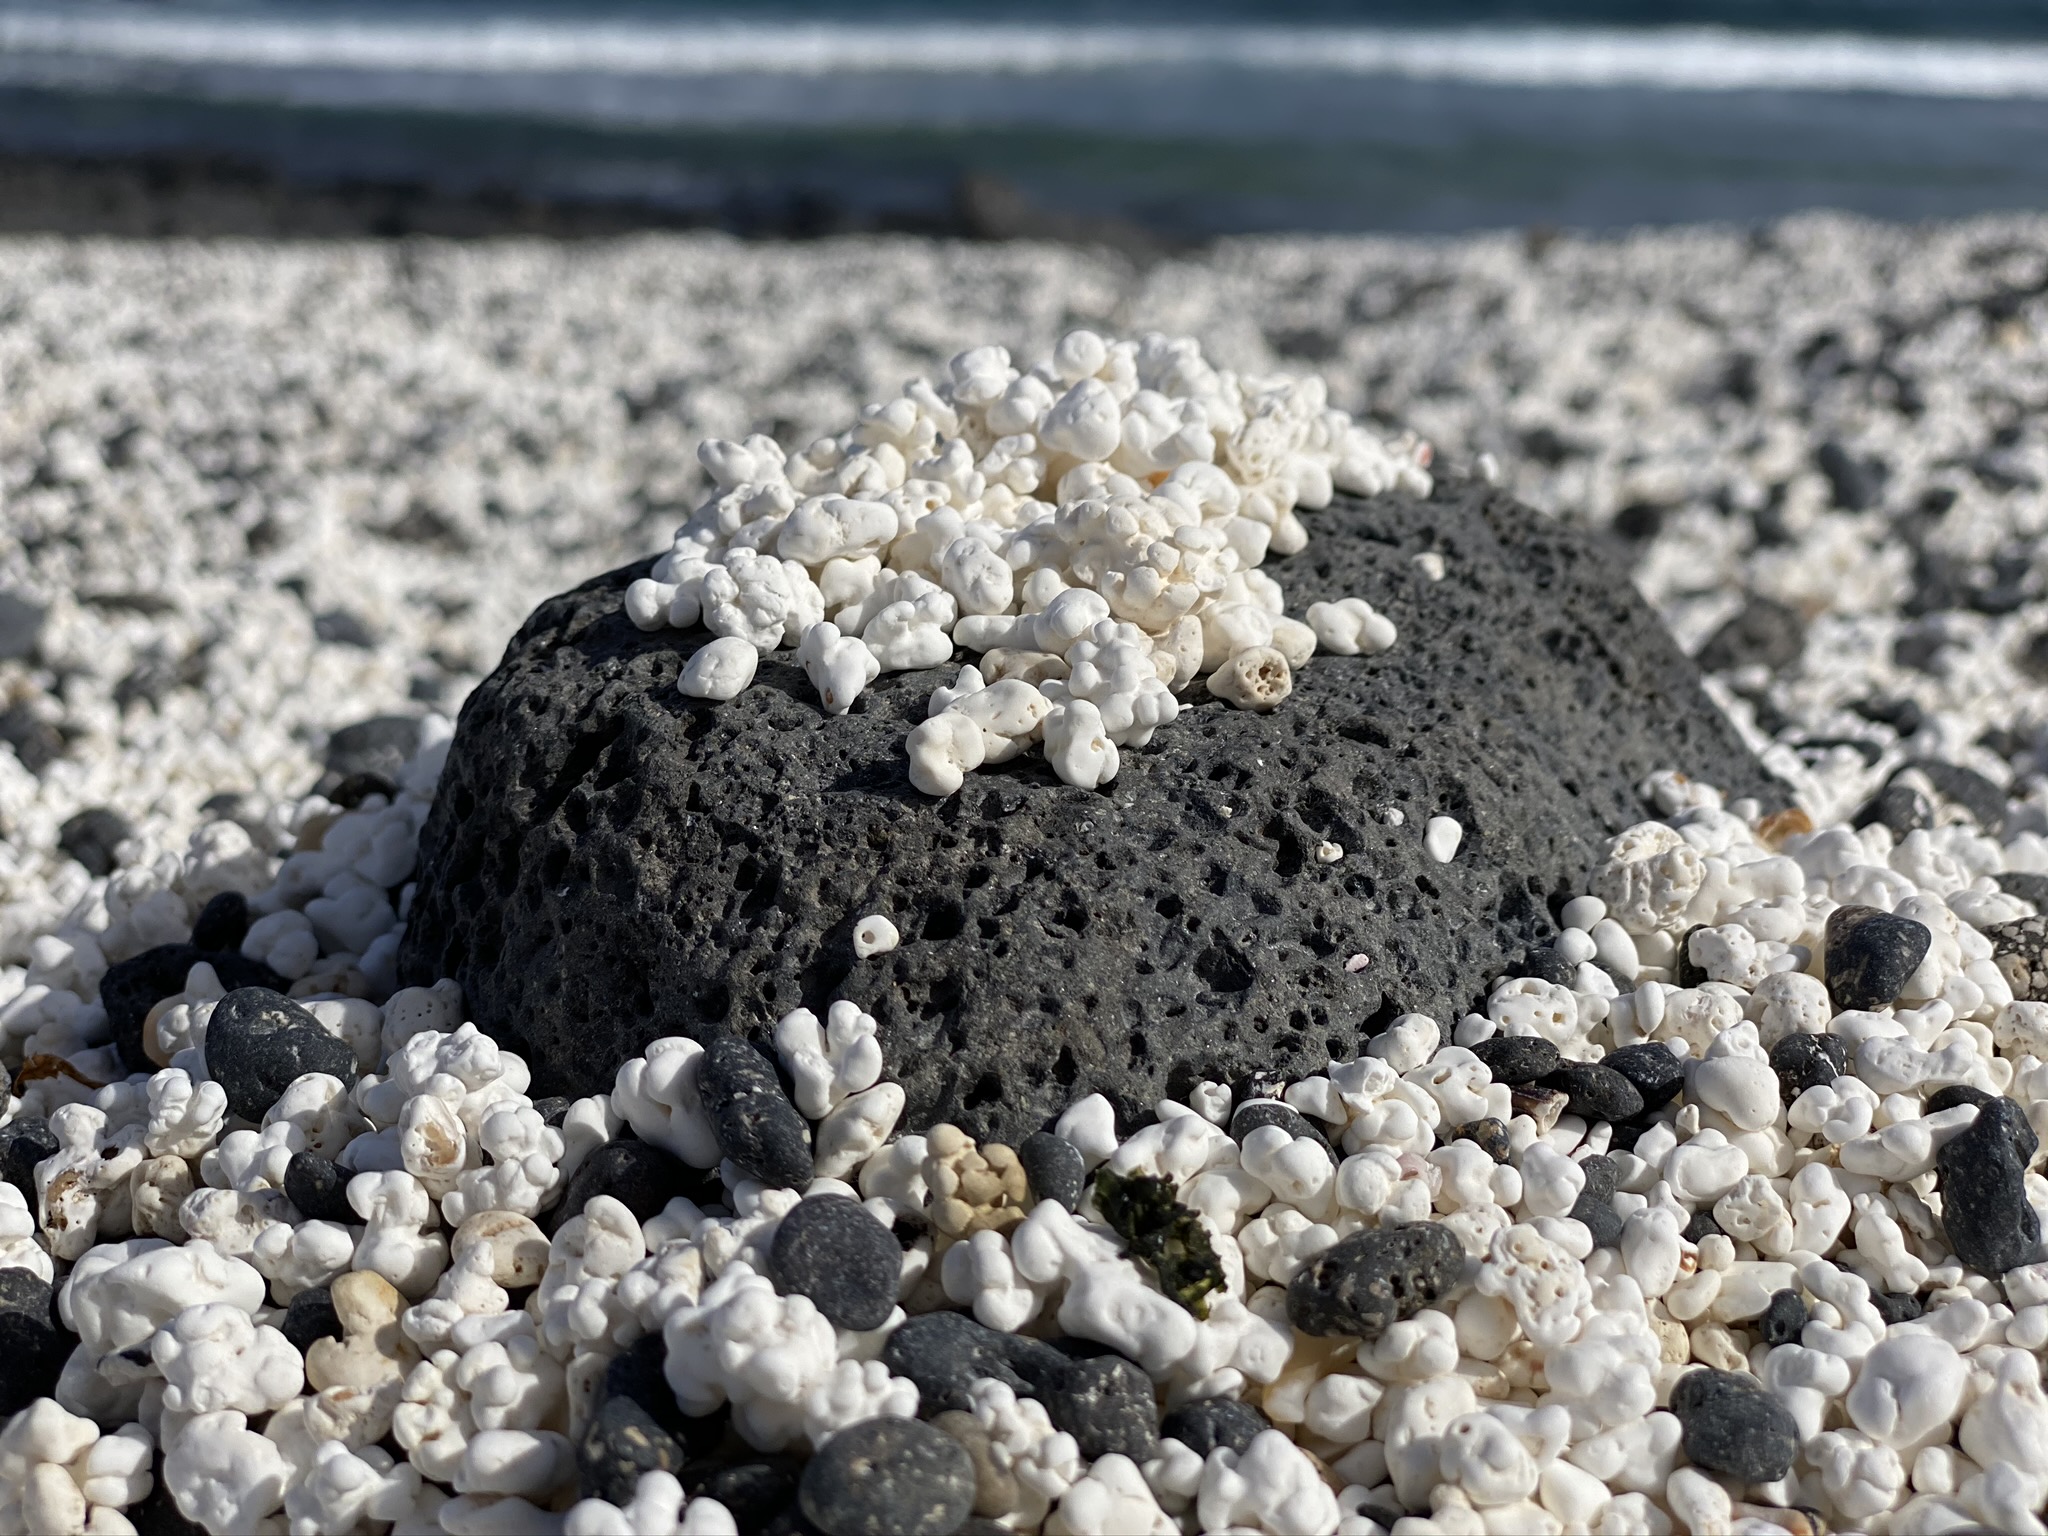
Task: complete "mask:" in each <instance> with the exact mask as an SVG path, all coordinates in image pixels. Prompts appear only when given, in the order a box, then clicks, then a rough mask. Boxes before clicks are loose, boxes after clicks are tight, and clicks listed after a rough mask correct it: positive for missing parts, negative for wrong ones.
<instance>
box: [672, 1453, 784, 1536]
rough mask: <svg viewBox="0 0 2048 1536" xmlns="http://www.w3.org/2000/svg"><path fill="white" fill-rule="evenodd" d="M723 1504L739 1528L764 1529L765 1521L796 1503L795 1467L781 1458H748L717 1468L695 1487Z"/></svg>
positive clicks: (766, 1525)
mask: <svg viewBox="0 0 2048 1536" xmlns="http://www.w3.org/2000/svg"><path fill="white" fill-rule="evenodd" d="M695 1492H697V1493H700V1494H702V1495H703V1496H704V1497H705V1498H707V1499H714V1500H716V1501H717V1502H718V1503H720V1504H723V1505H724V1506H725V1509H726V1513H728V1514H729V1515H731V1516H732V1518H733V1522H734V1524H736V1525H738V1526H739V1528H740V1529H741V1530H743V1531H765V1530H767V1528H768V1523H769V1522H770V1521H771V1520H773V1519H775V1517H776V1516H778V1515H780V1514H781V1513H782V1512H783V1511H784V1510H786V1509H790V1508H793V1507H794V1506H795V1504H796V1466H795V1463H793V1462H785V1461H780V1460H777V1461H749V1462H742V1463H741V1464H740V1465H739V1466H736V1467H721V1468H720V1469H719V1470H718V1471H716V1472H713V1473H712V1474H711V1475H710V1476H708V1477H706V1478H705V1479H704V1481H703V1483H702V1484H701V1485H700V1486H699V1487H698V1488H697V1489H696V1490H695Z"/></svg>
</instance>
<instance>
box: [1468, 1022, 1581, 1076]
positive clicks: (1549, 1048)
mask: <svg viewBox="0 0 2048 1536" xmlns="http://www.w3.org/2000/svg"><path fill="white" fill-rule="evenodd" d="M1472 1054H1473V1055H1474V1056H1477V1057H1478V1058H1479V1059H1480V1060H1481V1061H1483V1062H1485V1063H1486V1070H1487V1071H1488V1072H1490V1073H1492V1074H1493V1080H1494V1081H1495V1082H1496V1083H1506V1084H1507V1085H1508V1086H1509V1087H1511V1088H1512V1087H1514V1086H1516V1085H1517V1084H1520V1083H1533V1082H1537V1081H1540V1080H1541V1079H1543V1078H1546V1077H1548V1076H1549V1075H1550V1074H1551V1073H1553V1072H1555V1071H1556V1070H1557V1069H1558V1067H1559V1065H1560V1064H1561V1058H1560V1057H1559V1056H1558V1054H1557V1047H1556V1046H1554V1045H1552V1044H1551V1043H1550V1042H1549V1041H1548V1040H1545V1039H1544V1038H1543V1037H1542V1036H1540V1035H1495V1036H1494V1037H1493V1038H1492V1039H1491V1040H1482V1041H1480V1042H1479V1043H1478V1044H1477V1045H1475V1046H1473V1047H1472Z"/></svg>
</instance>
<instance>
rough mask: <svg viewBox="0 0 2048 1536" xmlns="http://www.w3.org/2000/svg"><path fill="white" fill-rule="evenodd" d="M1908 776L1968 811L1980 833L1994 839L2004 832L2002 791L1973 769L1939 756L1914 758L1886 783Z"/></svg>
mask: <svg viewBox="0 0 2048 1536" xmlns="http://www.w3.org/2000/svg"><path fill="white" fill-rule="evenodd" d="M1908 773H1917V774H1918V775H1920V777H1921V778H1922V779H1924V780H1926V781H1927V783H1928V785H1929V786H1930V787H1931V788H1932V789H1933V790H1934V792H1935V794H1936V795H1938V796H1940V797H1941V798H1942V799H1943V800H1945V801H1947V802H1948V803H1949V804H1950V805H1953V806H1956V807H1958V808H1959V809H1961V810H1964V811H1967V812H1968V813H1969V815H1970V819H1971V820H1972V821H1974V822H1976V823H1977V826H1978V829H1979V830H1980V831H1983V832H1985V833H1987V834H1989V835H1991V836H1994V837H1995V836H1997V835H1998V833H1999V832H2001V831H2003V830H2004V827H2005V816H2006V798H2005V791H2004V790H2002V789H2000V788H1999V787H1998V786H1997V785H1996V784H1994V783H1992V782H1991V780H1989V779H1987V778H1985V777H1984V775H1983V774H1981V773H1979V772H1978V771H1977V770H1976V769H1974V768H1965V767H1963V766H1962V764H1960V763H1945V762H1943V761H1942V760H1941V759H1940V758H1938V757H1914V758H1908V759H1907V760H1906V761H1905V762H1903V763H1901V764H1899V766H1898V768H1897V769H1896V770H1895V771H1894V772H1893V774H1892V776H1891V779H1890V780H1889V781H1887V782H1889V783H1896V782H1897V781H1898V779H1899V777H1900V776H1901V775H1902V774H1908Z"/></svg>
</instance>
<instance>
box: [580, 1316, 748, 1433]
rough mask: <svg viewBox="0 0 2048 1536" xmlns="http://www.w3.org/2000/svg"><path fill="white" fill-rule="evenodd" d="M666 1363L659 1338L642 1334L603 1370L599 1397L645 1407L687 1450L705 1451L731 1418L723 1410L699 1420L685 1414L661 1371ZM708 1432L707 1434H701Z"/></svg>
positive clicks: (664, 1345) (665, 1345)
mask: <svg viewBox="0 0 2048 1536" xmlns="http://www.w3.org/2000/svg"><path fill="white" fill-rule="evenodd" d="M667 1363H668V1345H667V1344H666V1342H664V1340H663V1339H662V1337H661V1335H660V1334H658V1333H649V1334H643V1335H642V1336H641V1337H640V1338H638V1339H635V1340H634V1341H633V1342H632V1343H631V1344H629V1345H628V1346H627V1347H626V1349H625V1350H624V1351H623V1352H622V1353H620V1354H618V1355H616V1356H614V1357H613V1359H612V1363H611V1364H610V1365H608V1366H606V1367H605V1368H604V1381H603V1382H602V1383H601V1384H600V1386H599V1387H598V1394H597V1395H598V1398H599V1399H600V1400H602V1399H604V1398H608V1397H629V1398H631V1399H632V1400H633V1401H634V1402H636V1403H638V1404H639V1405H640V1406H641V1407H642V1408H645V1409H646V1410H647V1413H648V1416H649V1417H650V1418H652V1419H653V1420H654V1422H655V1423H657V1424H659V1425H660V1426H661V1427H662V1429H663V1430H665V1431H666V1432H667V1433H669V1434H671V1435H674V1436H675V1437H676V1438H677V1439H678V1440H681V1441H682V1442H683V1444H684V1446H685V1448H686V1449H691V1450H695V1449H700V1448H701V1449H707V1450H708V1449H710V1448H711V1447H712V1446H715V1445H717V1443H718V1442H719V1440H721V1439H722V1438H724V1427H725V1425H726V1423H727V1422H728V1421H729V1419H730V1417H731V1416H730V1414H729V1413H727V1412H725V1411H724V1410H721V1411H719V1412H717V1413H713V1414H707V1415H706V1416H705V1417H703V1418H701V1419H693V1418H691V1417H689V1416H688V1415H687V1414H685V1413H684V1412H683V1410H682V1405H681V1404H679V1403H678V1402H677V1401H676V1394H675V1390H674V1389H673V1388H672V1387H670V1386H669V1384H668V1375H667V1373H666V1371H665V1369H664V1367H665V1366H666V1365H667ZM693 1426H694V1427H695V1429H694V1432H693ZM707 1429H708V1431H709V1433H708V1434H707V1433H704V1431H705V1430H707Z"/></svg>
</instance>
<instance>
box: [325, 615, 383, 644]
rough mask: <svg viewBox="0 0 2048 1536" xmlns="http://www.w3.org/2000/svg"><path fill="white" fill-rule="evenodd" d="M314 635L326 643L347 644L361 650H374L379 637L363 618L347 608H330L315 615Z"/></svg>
mask: <svg viewBox="0 0 2048 1536" xmlns="http://www.w3.org/2000/svg"><path fill="white" fill-rule="evenodd" d="M313 637H314V638H315V639H316V640H319V641H321V642H322V643H323V644H326V645H346V646H349V647H352V648H353V649H355V650H359V651H374V650H375V649H376V648H377V637H376V635H375V634H373V633H372V632H371V630H370V626H369V625H367V624H365V623H364V622H363V621H362V618H361V617H360V616H359V615H357V614H353V613H350V612H349V611H348V610H347V609H346V608H330V609H328V610H327V611H326V612H324V613H316V614H314V615H313Z"/></svg>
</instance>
